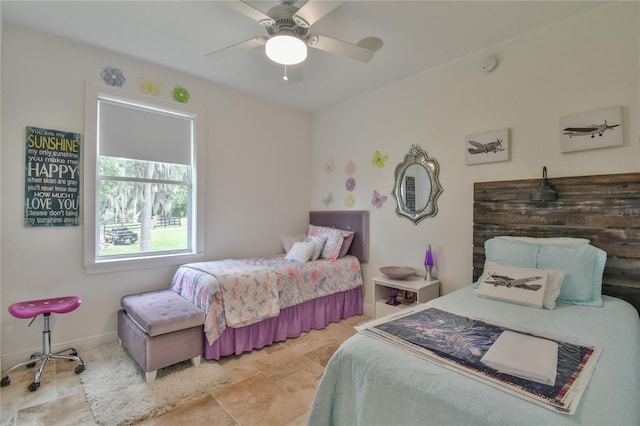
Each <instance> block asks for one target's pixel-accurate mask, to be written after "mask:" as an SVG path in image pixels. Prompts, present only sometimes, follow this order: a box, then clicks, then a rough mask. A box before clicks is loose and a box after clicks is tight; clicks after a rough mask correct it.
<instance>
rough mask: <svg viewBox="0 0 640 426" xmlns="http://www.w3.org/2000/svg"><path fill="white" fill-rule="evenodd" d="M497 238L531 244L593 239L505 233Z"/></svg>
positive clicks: (583, 242)
mask: <svg viewBox="0 0 640 426" xmlns="http://www.w3.org/2000/svg"><path fill="white" fill-rule="evenodd" d="M496 238H502V239H505V240H514V241H521V242H523V243H529V244H589V243H590V242H591V240H588V239H586V238H574V237H550V238H537V237H515V236H510V235H504V236H500V237H496Z"/></svg>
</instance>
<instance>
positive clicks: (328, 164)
mask: <svg viewBox="0 0 640 426" xmlns="http://www.w3.org/2000/svg"><path fill="white" fill-rule="evenodd" d="M335 169H336V165H335V164H334V162H333V158H332V159H331V160H329V161H327V162H326V163H325V165H324V171H325V172H327V173H332V172H333V171H334V170H335Z"/></svg>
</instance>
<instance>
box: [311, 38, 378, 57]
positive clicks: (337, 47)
mask: <svg viewBox="0 0 640 426" xmlns="http://www.w3.org/2000/svg"><path fill="white" fill-rule="evenodd" d="M307 45H309V47H313V48H315V49H320V50H324V51H325V52H329V53H335V54H337V55H342V56H347V57H349V58H351V59H355V60H357V61H361V62H369V61H370V60H371V58H373V54H374V53H375V51H373V50H371V49H367V48H365V47H361V46H358V45H356V44H352V43H348V42H346V41H342V40H337V39H335V38H331V37H327V36H323V35H319V34H310V35H309V36H308V37H307Z"/></svg>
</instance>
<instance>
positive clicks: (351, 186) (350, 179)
mask: <svg viewBox="0 0 640 426" xmlns="http://www.w3.org/2000/svg"><path fill="white" fill-rule="evenodd" d="M344 186H345V188H347V191H349V192H352V191H353V190H354V189H356V180H355V179H354V178H353V177H348V178H347V181H346V182H345V185H344Z"/></svg>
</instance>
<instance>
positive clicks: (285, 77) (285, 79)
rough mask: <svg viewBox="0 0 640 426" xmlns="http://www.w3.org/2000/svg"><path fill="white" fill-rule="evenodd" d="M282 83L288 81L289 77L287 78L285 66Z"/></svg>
mask: <svg viewBox="0 0 640 426" xmlns="http://www.w3.org/2000/svg"><path fill="white" fill-rule="evenodd" d="M282 79H283V80H284V81H288V80H289V77H287V65H286V64H285V66H284V76H283V77H282Z"/></svg>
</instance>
